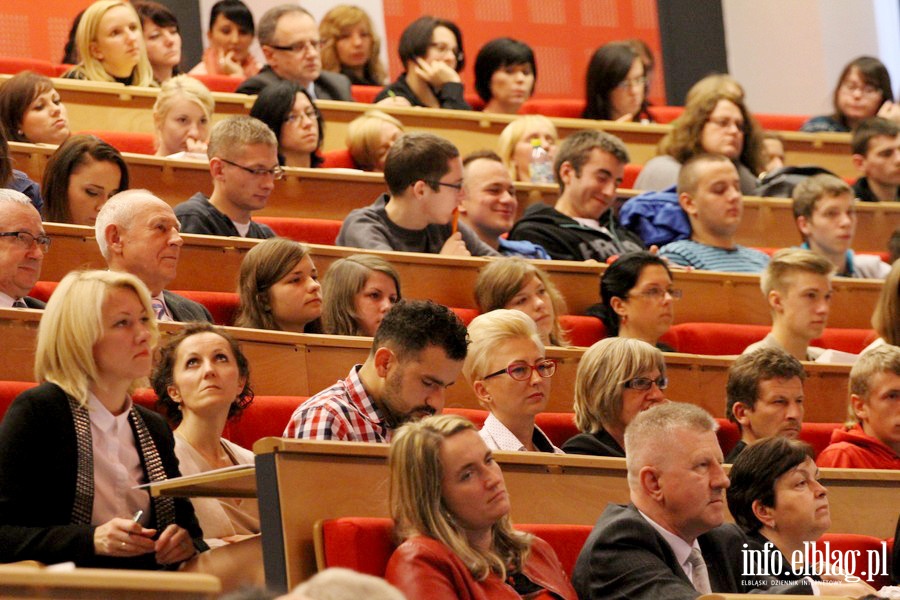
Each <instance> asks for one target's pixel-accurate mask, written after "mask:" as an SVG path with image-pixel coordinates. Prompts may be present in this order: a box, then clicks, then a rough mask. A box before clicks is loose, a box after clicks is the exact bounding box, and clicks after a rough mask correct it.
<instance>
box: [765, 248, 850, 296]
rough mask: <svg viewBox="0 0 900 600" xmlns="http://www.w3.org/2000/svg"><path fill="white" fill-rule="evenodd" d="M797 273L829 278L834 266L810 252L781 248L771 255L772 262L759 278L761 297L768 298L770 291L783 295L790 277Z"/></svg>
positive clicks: (801, 249) (819, 255) (822, 257)
mask: <svg viewBox="0 0 900 600" xmlns="http://www.w3.org/2000/svg"><path fill="white" fill-rule="evenodd" d="M798 271H799V272H802V273H812V274H814V275H824V276H826V277H830V276H831V274H832V273H834V265H833V264H832V263H831V261H830V260H828V259H827V258H825V257H824V256H822V255H821V254H817V253H815V252H813V251H812V250H806V249H804V248H782V249H781V250H779V251H778V252H776V253H775V254H773V255H772V260H770V261H769V264H768V266H767V267H766V268H765V269H764V270H763V272H762V273H761V274H760V276H759V288H760V289H761V290H762V293H763V296H765V297H766V298H768V297H769V292H771V291H772V290H778V291H779V292H781V293H785V292H786V291H787V286H788V285H790V281H789V280H790V278H791V275H793V274H794V273H796V272H798Z"/></svg>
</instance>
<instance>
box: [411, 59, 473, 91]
mask: <svg viewBox="0 0 900 600" xmlns="http://www.w3.org/2000/svg"><path fill="white" fill-rule="evenodd" d="M413 68H414V69H415V71H416V74H417V75H418V76H419V77H420V78H421V79H422V80H423V81H425V82H426V83H428V85H430V86H431V87H432V88H434V89H435V90H440V89H441V88H442V87H444V84H445V83H451V82H455V83H459V82H460V81H462V80H461V79H460V78H459V73H457V72H456V71H454V70H453V69H452V68H450V65H448V64H447V63H445V62H441V61H439V60H436V61H434V62H427V61H426V60H424V59H422V58H417V59H416V66H415V67H413Z"/></svg>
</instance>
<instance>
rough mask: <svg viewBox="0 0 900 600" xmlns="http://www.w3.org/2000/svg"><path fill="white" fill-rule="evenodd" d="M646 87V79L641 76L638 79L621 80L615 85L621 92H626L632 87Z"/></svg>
mask: <svg viewBox="0 0 900 600" xmlns="http://www.w3.org/2000/svg"><path fill="white" fill-rule="evenodd" d="M646 85H647V77H645V76H644V75H641V76H640V77H632V78H631V79H623V80H622V81H620V82H619V83H617V84H616V87H617V88H619V89H622V90H628V89H631V88H634V87H640V88H642V87H644V86H646Z"/></svg>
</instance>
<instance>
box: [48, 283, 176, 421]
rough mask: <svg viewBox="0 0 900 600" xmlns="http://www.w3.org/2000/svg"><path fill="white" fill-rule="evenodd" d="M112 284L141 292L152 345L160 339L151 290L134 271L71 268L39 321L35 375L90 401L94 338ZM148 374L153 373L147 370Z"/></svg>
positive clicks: (100, 326) (83, 401) (99, 332)
mask: <svg viewBox="0 0 900 600" xmlns="http://www.w3.org/2000/svg"><path fill="white" fill-rule="evenodd" d="M114 289H129V290H132V291H133V292H134V293H135V294H137V297H138V299H139V300H140V301H141V304H142V305H143V307H144V315H145V316H146V317H147V318H148V319H149V320H148V322H147V328H148V329H149V330H150V336H151V342H150V343H151V346H155V345H156V342H157V340H158V339H159V330H158V328H157V324H156V316H155V314H154V312H153V309H152V308H151V306H150V292H149V291H147V287H146V286H145V285H144V284H143V283H142V282H141V281H140V280H139V279H138V278H137V277H135V276H134V275H130V274H128V273H119V272H115V271H73V272H71V273H69V274H68V275H66V276H65V277H63V280H62V281H60V282H59V285H58V286H57V288H56V290H55V291H54V292H53V296H51V297H50V301H49V302H47V308H46V310H44V315H43V316H42V317H41V324H40V326H39V327H38V339H37V352H36V353H35V359H34V376H35V378H36V380H37V381H39V382H44V381H49V382H51V383H55V384H56V385H58V386H59V387H61V388H62V389H63V391H64V392H66V394H68V395H69V396H72V397H73V398H75V399H76V400H77V401H78V403H79V404H80V405H82V406H84V405H85V404H87V401H88V389H89V388H90V386H91V384H92V383H94V382H96V381H97V380H98V378H99V376H100V374H99V372H98V370H97V362H96V361H95V360H94V344H96V343H97V341H99V340H100V338H101V336H102V335H103V307H104V304H105V303H106V300H107V298H108V297H109V294H110V292H111V291H112V290H114ZM148 375H149V373H148ZM146 383H147V382H146V378H142V379H140V380H137V381H133V382H132V385H131V389H133V388H135V387H137V386H138V385H139V384H142V385H146Z"/></svg>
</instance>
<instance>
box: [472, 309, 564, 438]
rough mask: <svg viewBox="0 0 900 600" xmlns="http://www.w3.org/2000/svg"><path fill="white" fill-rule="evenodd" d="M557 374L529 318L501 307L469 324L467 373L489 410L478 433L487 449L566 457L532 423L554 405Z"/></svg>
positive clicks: (484, 405)
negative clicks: (552, 397) (553, 382)
mask: <svg viewBox="0 0 900 600" xmlns="http://www.w3.org/2000/svg"><path fill="white" fill-rule="evenodd" d="M555 373H556V361H555V360H553V359H552V358H547V356H546V353H545V352H544V344H543V342H541V338H540V336H539V335H538V332H537V328H535V326H534V321H532V320H531V317H529V316H528V315H526V314H524V313H522V312H519V311H517V310H505V309H502V308H500V309H497V310H492V311H491V312H489V313H485V314H482V315H479V316H477V317H475V319H473V320H472V322H471V323H469V352H468V354H467V355H466V362H465V364H464V365H463V374H464V375H465V376H466V379H467V380H468V382H469V385H471V386H472V390H473V391H474V392H475V397H476V398H477V399H478V402H479V404H481V406H483V407H484V408H486V409H487V410H488V411H490V414H489V415H488V417H487V419H486V420H485V422H484V425H483V426H482V428H481V431H479V432H478V433H479V434H480V435H481V439H483V440H484V443H485V444H487V447H488V448H490V449H491V450H508V451H511V452H520V451H531V452H551V453H552V452H557V453H562V450H560V449H559V448H557V447H556V446H554V445H553V443H552V442H551V441H550V439H549V438H548V437H547V435H546V434H545V433H544V432H543V431H541V429H540V427H538V426H537V425H535V424H534V419H535V417H536V416H537V415H538V414H540V413H542V412H543V411H544V409H546V408H547V403H548V402H549V401H550V383H551V381H550V378H551V377H553V375H554V374H555Z"/></svg>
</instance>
